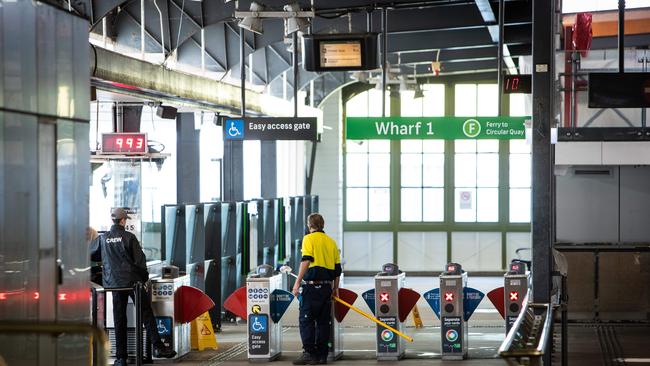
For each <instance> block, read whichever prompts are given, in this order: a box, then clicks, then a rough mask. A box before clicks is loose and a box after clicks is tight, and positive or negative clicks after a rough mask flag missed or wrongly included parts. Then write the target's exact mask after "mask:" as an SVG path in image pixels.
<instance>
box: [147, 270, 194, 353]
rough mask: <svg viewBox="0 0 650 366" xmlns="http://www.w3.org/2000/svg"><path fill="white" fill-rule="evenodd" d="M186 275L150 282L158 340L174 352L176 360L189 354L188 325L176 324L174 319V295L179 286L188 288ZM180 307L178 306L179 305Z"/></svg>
mask: <svg viewBox="0 0 650 366" xmlns="http://www.w3.org/2000/svg"><path fill="white" fill-rule="evenodd" d="M189 285H190V277H189V276H188V275H184V276H180V277H176V278H155V279H153V280H152V281H151V307H152V309H153V313H154V316H155V318H156V325H157V326H158V335H160V340H161V341H162V342H163V343H164V344H165V345H166V346H168V347H172V348H173V349H174V351H176V357H174V359H178V358H180V357H183V356H184V355H186V354H187V353H189V352H190V324H189V323H177V322H176V320H175V317H174V312H175V307H176V305H177V304H175V301H174V293H175V292H176V290H177V289H178V288H179V287H181V286H189ZM179 306H180V305H179Z"/></svg>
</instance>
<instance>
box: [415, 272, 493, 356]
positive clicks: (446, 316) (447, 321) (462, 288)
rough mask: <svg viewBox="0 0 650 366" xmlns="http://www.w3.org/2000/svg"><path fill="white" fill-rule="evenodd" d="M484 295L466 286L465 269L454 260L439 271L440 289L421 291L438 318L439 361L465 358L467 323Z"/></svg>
mask: <svg viewBox="0 0 650 366" xmlns="http://www.w3.org/2000/svg"><path fill="white" fill-rule="evenodd" d="M483 297H484V294H483V293H482V292H481V291H478V290H476V289H473V288H470V287H467V272H465V271H463V269H462V267H461V265H460V264H458V263H449V264H447V265H446V266H445V271H444V272H443V273H442V274H440V288H437V289H433V290H431V291H428V292H426V293H425V294H424V299H425V300H426V301H427V303H428V304H429V306H431V308H432V309H433V312H434V313H435V314H436V316H437V317H438V318H439V319H440V333H441V334H440V335H441V338H440V339H441V352H440V353H441V354H442V359H443V360H463V359H465V358H467V350H468V339H467V335H468V332H467V323H468V321H469V319H470V318H471V316H472V314H473V313H474V310H476V308H477V307H478V305H479V303H480V302H481V300H483Z"/></svg>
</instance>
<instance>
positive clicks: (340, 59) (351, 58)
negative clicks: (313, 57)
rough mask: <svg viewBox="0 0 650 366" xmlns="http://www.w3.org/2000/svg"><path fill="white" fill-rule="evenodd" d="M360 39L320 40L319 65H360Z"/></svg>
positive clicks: (345, 66)
mask: <svg viewBox="0 0 650 366" xmlns="http://www.w3.org/2000/svg"><path fill="white" fill-rule="evenodd" d="M361 65H362V61H361V41H359V40H351V41H343V40H341V41H321V42H320V67H322V68H347V67H361Z"/></svg>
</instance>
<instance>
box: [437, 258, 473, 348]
mask: <svg viewBox="0 0 650 366" xmlns="http://www.w3.org/2000/svg"><path fill="white" fill-rule="evenodd" d="M466 286H467V273H466V272H464V271H463V269H462V268H461V266H460V264H458V263H449V264H447V265H446V267H445V271H444V272H443V273H442V274H441V275H440V330H441V343H442V347H441V353H442V359H443V360H462V359H465V358H467V321H466V319H465V309H464V297H465V296H464V288H465V287H466Z"/></svg>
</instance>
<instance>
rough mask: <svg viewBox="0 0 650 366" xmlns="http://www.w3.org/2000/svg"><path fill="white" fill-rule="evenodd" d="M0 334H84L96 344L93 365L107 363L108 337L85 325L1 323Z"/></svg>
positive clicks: (65, 323) (100, 331)
mask: <svg viewBox="0 0 650 366" xmlns="http://www.w3.org/2000/svg"><path fill="white" fill-rule="evenodd" d="M0 333H14V334H15V333H24V334H31V333H39V334H52V335H57V334H61V333H76V334H86V335H89V336H91V337H92V342H93V344H98V345H99V347H96V348H97V352H93V365H106V364H107V363H108V352H107V350H108V337H107V336H106V333H104V331H103V330H101V329H99V328H98V327H95V326H93V325H90V324H86V323H71V322H25V321H20V322H18V321H2V322H0Z"/></svg>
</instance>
